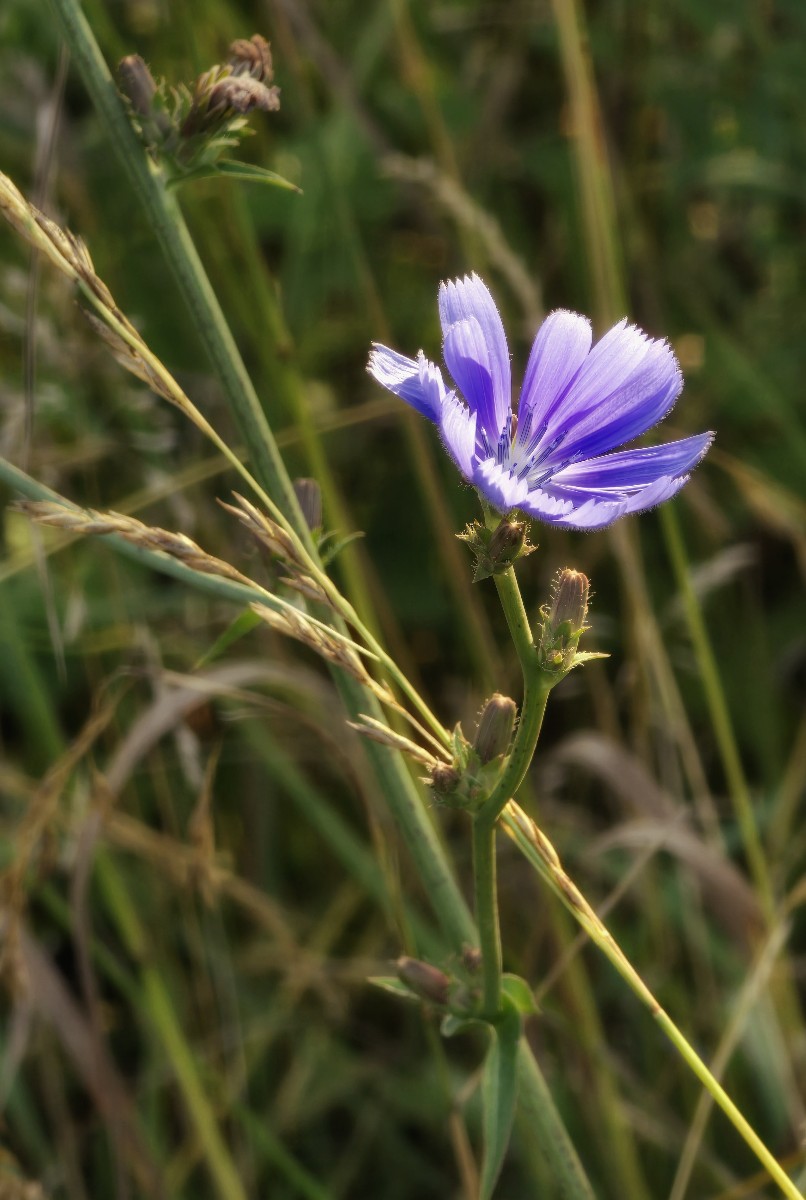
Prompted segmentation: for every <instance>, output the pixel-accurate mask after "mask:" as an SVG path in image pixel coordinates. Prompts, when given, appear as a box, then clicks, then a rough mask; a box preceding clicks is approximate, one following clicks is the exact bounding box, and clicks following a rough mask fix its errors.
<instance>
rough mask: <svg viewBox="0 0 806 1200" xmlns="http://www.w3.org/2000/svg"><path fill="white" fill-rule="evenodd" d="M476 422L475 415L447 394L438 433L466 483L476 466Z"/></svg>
mask: <svg viewBox="0 0 806 1200" xmlns="http://www.w3.org/2000/svg"><path fill="white" fill-rule="evenodd" d="M476 420H477V414H476V413H474V412H470V410H469V409H468V407H467V405H466V404H463V403H462V401H461V400H460V399H459V397H458V396H456V395H455V393H453V392H449V393H448V395H447V396H446V397H445V402H444V403H443V405H442V412H441V413H440V418H439V431H440V433H441V434H442V441H443V443H444V445H445V449H446V450H447V451H448V453H449V454H450V456H451V458H452V459H453V461H454V462H455V463H456V465H457V467H458V468H459V470H460V472H461V473H462V475H463V476H464V477H465V479H466V480H467V481H468V483H470V482H471V481H472V479H473V470H474V467H475V464H476V458H475V450H476Z"/></svg>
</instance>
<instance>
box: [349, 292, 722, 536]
mask: <svg viewBox="0 0 806 1200" xmlns="http://www.w3.org/2000/svg"><path fill="white" fill-rule="evenodd" d="M439 315H440V320H441V323H442V333H443V337H444V342H443V354H444V358H445V363H446V365H447V367H448V370H449V371H450V373H451V375H452V376H453V380H454V382H455V384H456V387H455V389H450V388H448V387H446V385H445V382H444V380H443V378H442V373H441V371H440V370H439V368H438V367H437V366H435V365H434V363H432V362H429V360H428V359H427V358H426V357H425V356H424V354H423V352H422V350H421V351H420V352H419V354H418V355H417V358H416V359H412V358H406V357H405V356H404V355H402V354H398V353H397V351H395V350H390V349H389V348H388V347H387V346H381V345H379V344H377V343H375V344H374V349H373V351H372V353H371V355H370V359H369V365H368V368H367V369H368V370H369V372H370V374H371V375H373V376H374V378H375V379H376V380H377V381H378V383H380V384H382V385H383V387H385V388H388V390H389V391H390V392H394V394H395V395H396V396H399V397H400V398H401V399H402V400H405V401H406V403H407V404H410V405H411V406H412V407H413V408H416V409H417V411H418V412H420V413H422V414H423V416H425V417H428V419H429V420H431V421H433V422H434V424H435V425H436V426H437V428H438V429H439V432H440V435H441V437H442V441H443V443H444V445H445V449H446V450H447V451H448V453H449V454H450V456H451V458H452V459H453V461H454V462H455V464H456V466H457V467H458V468H459V471H460V472H461V474H462V475H463V477H464V478H465V479H466V480H467V481H468V483H471V484H473V485H474V487H476V488H477V489H478V490H479V492H480V493H481V495H482V496H483V497H484V499H485V500H486V501H487V502H488V503H489V504H490V505H491V506H492V507H493V508H494V509H497V510H498V511H499V512H502V513H506V512H510V511H512V510H514V509H520V510H522V511H523V512H525V513H528V514H529V515H530V516H532V517H536V518H537V519H538V520H540V521H545V522H546V523H547V524H550V525H557V526H559V527H561V528H563V529H603V528H604V527H605V526H606V525H610V524H611V523H612V522H613V521H615V520H617V519H618V518H619V517H623V516H626V515H627V514H628V513H636V512H644V511H645V510H646V509H648V508H654V507H655V505H657V504H660V503H662V501H664V500H668V499H669V498H670V497H671V496H673V495H674V494H675V493H676V492H677V491H679V490H680V488H681V487H682V486H683V484H684V483H685V482H686V481H687V479H688V477H689V472H690V471H691V470H692V469H693V468H694V467H695V466H696V465H697V463H698V462H699V461H700V459H701V458H702V457H703V455H704V454H705V453H706V451H707V449H708V447H709V446H710V444H711V442H712V440H713V434H712V433H699V434H695V435H694V436H693V437H688V438H683V439H682V440H681V441H676V442H667V443H665V444H664V445H660V446H647V447H642V448H640V449H632V450H619V449H618V447H620V446H622V445H623V444H624V443H625V442H628V441H630V440H631V439H632V438H635V437H637V436H638V435H639V434H642V433H645V432H646V431H647V430H648V429H650V428H651V427H652V426H653V425H656V424H657V423H658V421H661V420H663V418H664V417H665V416H666V415H667V413H668V412H669V410H670V409H671V408H672V405H673V404H674V402H675V400H676V399H677V397H678V395H679V394H680V391H681V389H682V386H683V380H682V376H681V374H680V368H679V366H678V364H677V359H676V358H675V356H674V353H673V352H672V350H671V347H670V346H669V345H668V343H666V342H665V341H657V340H655V339H653V338H651V337H649V336H648V335H647V334H646V333H644V332H643V330H641V329H638V328H637V327H636V326H635V325H630V324H628V323H627V321H626V319H625V320H623V321H620V322H619V324H618V325H614V327H613V328H612V329H611V330H610V331H609V333H606V334H605V335H604V337H603V338H601V339H600V340H599V341H598V342H597V343H596V345H594V346H592V344H591V343H592V333H591V325H590V321H589V320H588V319H587V318H586V317H583V316H580V315H579V314H578V313H574V312H567V311H565V310H562V309H561V310H558V311H557V312H553V313H551V315H550V316H548V317H547V318H546V320H545V321H544V322H543V324H542V325H541V327H540V329H539V330H538V333H537V337H536V338H535V341H534V345H533V346H532V352H531V355H530V357H529V362H528V365H527V367H526V375H525V378H524V381H523V387H522V389H521V395H520V400H519V403H518V414H517V418H516V417H515V416H514V415H513V412H512V398H511V388H512V384H511V373H510V362H509V350H508V348H507V341H506V335H505V334H504V326H503V324H502V322H501V317H500V316H499V313H498V310H497V308H496V307H495V303H494V301H493V298H492V296H491V295H490V292H489V291H488V289H487V287H486V285H485V284H484V283H483V282H482V280H481V279H480V278H479V277H478V275H476V274H473V275H470V276H466V277H465V278H464V279H456V280H452V281H451V282H449V283H442V284H440V288H439ZM612 451H616V453H612Z"/></svg>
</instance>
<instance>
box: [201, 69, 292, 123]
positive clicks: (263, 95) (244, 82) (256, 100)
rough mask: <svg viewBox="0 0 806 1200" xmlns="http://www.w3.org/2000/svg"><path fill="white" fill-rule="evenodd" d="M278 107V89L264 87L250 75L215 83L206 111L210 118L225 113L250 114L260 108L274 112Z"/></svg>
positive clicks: (263, 84)
mask: <svg viewBox="0 0 806 1200" xmlns="http://www.w3.org/2000/svg"><path fill="white" fill-rule="evenodd" d="M279 107H280V89H279V88H276V87H266V85H265V83H261V82H260V80H259V79H253V78H252V76H251V75H228V76H227V77H226V79H222V80H221V82H220V83H217V84H216V85H215V87H214V88H213V89H212V91H211V92H210V97H209V100H208V106H207V111H208V113H209V114H210V116H218V115H220V114H222V113H225V112H233V113H241V114H242V115H244V114H246V113H250V112H252V111H253V109H256V108H260V109H262V110H263V112H275V111H276V110H277V109H278V108H279Z"/></svg>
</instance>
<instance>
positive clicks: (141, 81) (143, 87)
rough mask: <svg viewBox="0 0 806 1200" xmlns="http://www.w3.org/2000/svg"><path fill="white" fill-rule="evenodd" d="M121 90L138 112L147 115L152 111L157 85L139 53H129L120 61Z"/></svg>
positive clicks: (119, 79)
mask: <svg viewBox="0 0 806 1200" xmlns="http://www.w3.org/2000/svg"><path fill="white" fill-rule="evenodd" d="M118 83H119V84H120V90H121V92H122V93H123V95H124V96H125V97H126V99H127V100H128V101H129V103H130V104H131V106H132V108H133V109H134V111H135V112H136V113H139V114H140V116H141V117H147V116H149V115H150V113H151V102H152V100H153V99H154V96H155V95H156V92H157V85H156V83H155V82H154V79H153V77H152V75H151V72H150V71H149V69H148V67H147V66H146V64H145V62H144V61H143V59H142V58H141V57H140V55H139V54H127V55H126V57H125V58H122V59H121V60H120V62H119V63H118Z"/></svg>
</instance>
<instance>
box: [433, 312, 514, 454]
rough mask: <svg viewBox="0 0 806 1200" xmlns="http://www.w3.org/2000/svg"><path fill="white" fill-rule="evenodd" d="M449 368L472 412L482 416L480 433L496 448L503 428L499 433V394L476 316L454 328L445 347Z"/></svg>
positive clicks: (479, 416) (445, 356) (491, 446)
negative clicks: (497, 418)
mask: <svg viewBox="0 0 806 1200" xmlns="http://www.w3.org/2000/svg"><path fill="white" fill-rule="evenodd" d="M442 353H443V355H444V358H445V365H446V366H447V368H448V370H449V371H450V373H451V375H452V376H453V378H454V381H455V383H456V385H457V387H458V388H459V391H460V392H461V393H462V395H463V396H464V398H465V400H466V401H467V405H468V408H469V409H470V411H471V412H474V413H477V414H478V423H477V427H476V428H477V432H478V434H479V436H481V434H482V432H484V433H485V434H486V436H487V442H488V444H489V446H490V449H492V448H493V447H494V446H495V444H496V442H497V441H498V435H499V433H500V429H499V430H498V431H497V432H496V431H495V421H496V415H495V411H496V410H495V392H494V388H493V379H492V373H491V370H490V359H489V355H488V354H487V343H486V342H485V340H484V334H483V332H482V328H481V326H480V325H479V323H478V321H477V320H476V318H475V317H467V318H466V319H465V320H462V321H457V322H456V323H455V324H454V325H451V327H450V329H449V330H448V332H447V333H446V335H445V342H444V344H443V347H442Z"/></svg>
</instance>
